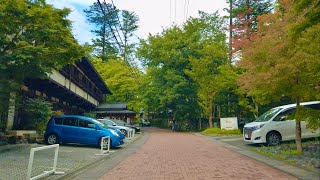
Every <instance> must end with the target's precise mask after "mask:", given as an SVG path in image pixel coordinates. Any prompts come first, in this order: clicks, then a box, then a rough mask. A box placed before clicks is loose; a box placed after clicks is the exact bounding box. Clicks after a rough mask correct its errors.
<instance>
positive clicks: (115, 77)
mask: <svg viewBox="0 0 320 180" xmlns="http://www.w3.org/2000/svg"><path fill="white" fill-rule="evenodd" d="M92 62H93V64H94V66H95V68H96V69H97V71H98V73H99V74H100V75H101V77H102V79H103V80H104V81H105V82H106V84H108V87H109V88H110V90H111V92H112V93H113V94H112V95H111V96H108V99H107V102H126V103H127V105H128V107H129V108H132V109H133V110H134V111H135V112H140V109H141V108H142V105H141V98H140V97H141V96H140V93H139V83H138V81H137V79H136V77H134V76H133V74H131V71H130V69H129V68H130V67H129V66H128V64H126V62H124V61H123V60H121V59H117V60H114V59H109V61H107V62H105V61H102V60H101V59H98V58H94V59H93V61H92ZM135 71H136V72H138V70H135Z"/></svg>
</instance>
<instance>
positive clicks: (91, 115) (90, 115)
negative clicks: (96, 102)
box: [83, 112, 96, 118]
mask: <svg viewBox="0 0 320 180" xmlns="http://www.w3.org/2000/svg"><path fill="white" fill-rule="evenodd" d="M83 114H84V116H88V117H91V118H96V113H92V112H85V113H83Z"/></svg>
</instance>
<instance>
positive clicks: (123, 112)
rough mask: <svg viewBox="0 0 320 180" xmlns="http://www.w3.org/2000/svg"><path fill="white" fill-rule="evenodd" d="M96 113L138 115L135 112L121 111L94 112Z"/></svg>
mask: <svg viewBox="0 0 320 180" xmlns="http://www.w3.org/2000/svg"><path fill="white" fill-rule="evenodd" d="M94 113H98V114H102V113H106V114H136V113H135V112H134V111H129V110H120V111H94Z"/></svg>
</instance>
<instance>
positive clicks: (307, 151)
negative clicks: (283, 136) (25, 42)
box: [251, 139, 320, 167]
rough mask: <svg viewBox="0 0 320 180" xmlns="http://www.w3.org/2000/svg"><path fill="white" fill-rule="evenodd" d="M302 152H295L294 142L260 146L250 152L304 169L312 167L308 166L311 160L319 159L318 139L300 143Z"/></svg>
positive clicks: (319, 144) (319, 145)
mask: <svg viewBox="0 0 320 180" xmlns="http://www.w3.org/2000/svg"><path fill="white" fill-rule="evenodd" d="M302 145H303V149H304V152H301V151H298V150H296V145H295V143H294V142H286V143H283V144H281V145H279V146H261V147H259V148H252V149H251V150H252V151H255V152H258V153H260V154H263V155H266V156H268V157H271V158H276V159H281V160H285V161H287V162H289V163H291V164H297V165H301V166H304V167H308V166H309V167H312V166H313V164H310V162H312V161H313V160H317V159H319V158H320V153H319V149H318V148H319V147H320V143H319V139H314V140H313V139H309V140H306V141H304V142H303V143H302Z"/></svg>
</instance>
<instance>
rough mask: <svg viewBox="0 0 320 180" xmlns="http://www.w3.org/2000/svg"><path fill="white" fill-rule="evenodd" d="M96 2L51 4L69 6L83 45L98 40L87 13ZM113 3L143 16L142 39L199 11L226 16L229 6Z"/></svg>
mask: <svg viewBox="0 0 320 180" xmlns="http://www.w3.org/2000/svg"><path fill="white" fill-rule="evenodd" d="M104 1H105V2H106V3H111V0H100V2H104ZM94 2H97V0H49V1H48V3H49V4H53V5H54V6H55V7H57V8H63V7H68V8H70V9H71V10H72V13H71V14H70V15H69V17H68V18H69V19H70V20H71V21H72V22H73V34H74V36H75V38H76V39H78V41H79V42H80V43H81V44H84V43H85V42H91V39H92V38H93V37H94V36H93V35H92V34H91V32H90V30H91V29H92V26H91V25H89V24H87V23H86V21H85V14H84V13H83V9H85V8H88V7H89V6H90V5H92V4H93V3H94ZM113 2H114V4H115V6H116V7H117V8H118V9H120V10H129V11H133V12H135V13H136V14H137V15H138V16H139V18H140V22H139V26H140V28H139V30H138V31H137V36H138V37H140V38H147V37H148V35H149V33H151V34H157V33H160V32H162V30H163V29H165V28H168V27H170V26H171V25H172V24H177V25H181V24H182V23H183V22H185V19H186V18H187V17H190V16H191V17H198V11H199V10H201V11H204V12H207V13H213V12H215V11H217V10H219V12H220V14H223V15H225V14H226V13H225V12H223V10H222V9H223V8H225V7H227V4H226V2H225V0H215V1H212V0H113ZM188 2H189V3H188ZM170 4H171V5H170ZM187 7H188V8H187ZM187 12H188V13H187Z"/></svg>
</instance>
